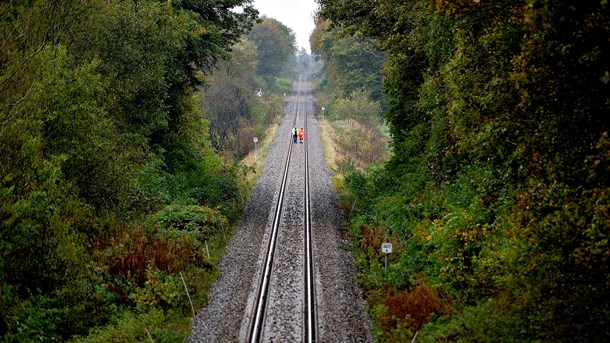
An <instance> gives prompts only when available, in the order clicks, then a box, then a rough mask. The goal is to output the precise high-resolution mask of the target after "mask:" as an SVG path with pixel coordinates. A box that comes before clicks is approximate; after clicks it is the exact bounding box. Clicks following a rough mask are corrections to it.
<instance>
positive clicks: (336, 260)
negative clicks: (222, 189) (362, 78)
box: [189, 75, 373, 343]
mask: <svg viewBox="0 0 610 343" xmlns="http://www.w3.org/2000/svg"><path fill="white" fill-rule="evenodd" d="M311 84H312V77H311V76H305V75H303V76H300V77H298V78H296V79H295V80H294V82H293V89H292V92H291V95H290V96H289V97H288V98H287V99H285V100H286V101H285V104H284V105H285V106H284V114H285V115H284V117H283V118H282V121H281V123H280V129H279V131H278V134H277V136H276V137H275V139H274V140H273V142H272V144H271V146H270V147H269V150H268V155H267V157H266V158H265V165H264V168H263V171H262V173H261V175H260V177H259V178H258V180H257V183H256V187H255V188H254V190H253V192H252V196H251V197H250V199H249V201H248V203H247V205H246V207H245V209H244V213H243V216H242V219H241V220H240V222H239V225H238V226H237V227H236V228H235V233H234V235H233V237H232V239H231V242H230V243H229V245H228V247H227V253H226V255H225V256H224V257H223V260H222V262H221V265H220V272H221V274H220V277H219V279H218V280H217V281H216V282H215V283H214V286H213V287H212V289H211V290H210V294H209V303H208V304H207V305H206V306H205V307H204V308H202V309H201V311H200V312H199V313H198V314H197V315H196V317H195V318H194V320H193V328H192V332H191V334H190V336H189V342H193V343H200V342H240V343H241V342H316V341H317V342H345V343H347V342H350V343H353V342H372V341H373V339H372V337H371V334H370V327H369V323H370V322H369V321H368V319H367V318H366V316H365V310H364V301H363V298H362V295H361V293H360V291H359V290H358V289H357V286H356V284H355V282H354V280H353V275H354V273H355V265H354V263H353V259H352V257H351V256H350V255H349V254H348V253H347V252H346V251H345V250H344V249H341V246H343V245H344V244H346V240H345V238H344V236H343V233H342V232H341V230H340V224H341V219H342V216H341V210H340V207H339V201H338V198H337V194H336V192H335V191H334V189H333V184H332V176H331V174H330V171H329V170H328V168H327V166H326V163H325V161H324V151H323V146H322V143H321V139H320V127H319V125H318V121H317V120H316V118H315V116H314V113H315V112H314V108H315V100H314V97H313V94H312V91H311ZM296 126H298V127H303V128H305V129H306V132H307V136H306V139H305V141H304V143H303V144H300V143H297V144H293V143H292V142H290V141H289V136H290V131H291V128H293V127H296ZM314 251H315V253H314Z"/></svg>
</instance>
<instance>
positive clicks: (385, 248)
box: [381, 243, 392, 254]
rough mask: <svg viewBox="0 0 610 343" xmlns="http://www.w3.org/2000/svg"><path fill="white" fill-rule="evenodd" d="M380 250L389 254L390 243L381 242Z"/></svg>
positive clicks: (390, 249)
mask: <svg viewBox="0 0 610 343" xmlns="http://www.w3.org/2000/svg"><path fill="white" fill-rule="evenodd" d="M381 252H383V253H384V254H389V253H391V252H392V243H381Z"/></svg>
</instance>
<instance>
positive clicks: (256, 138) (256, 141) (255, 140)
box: [252, 137, 258, 160]
mask: <svg viewBox="0 0 610 343" xmlns="http://www.w3.org/2000/svg"><path fill="white" fill-rule="evenodd" d="M252 140H253V141H254V157H256V159H257V160H258V149H257V148H256V143H258V137H254V138H253V139H252Z"/></svg>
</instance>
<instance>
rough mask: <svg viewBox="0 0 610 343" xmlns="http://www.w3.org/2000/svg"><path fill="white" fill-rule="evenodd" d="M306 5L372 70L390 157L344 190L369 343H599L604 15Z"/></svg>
mask: <svg viewBox="0 0 610 343" xmlns="http://www.w3.org/2000/svg"><path fill="white" fill-rule="evenodd" d="M318 3H319V4H320V5H321V12H320V17H321V18H323V19H325V20H327V21H329V23H328V24H324V25H326V26H328V28H326V29H325V30H324V32H333V31H335V30H336V31H338V32H340V33H341V34H340V36H335V37H334V38H332V39H331V42H332V46H333V47H338V46H340V45H341V44H343V42H346V41H349V40H348V39H351V40H362V39H365V38H366V39H371V40H372V41H374V42H375V43H376V44H377V47H378V48H379V49H381V50H382V51H384V52H385V53H386V54H387V60H386V61H385V62H384V66H383V69H382V72H381V74H382V75H383V84H384V86H383V89H384V94H385V95H386V96H387V98H388V106H387V110H386V111H385V120H386V122H387V123H388V125H389V128H390V132H391V148H392V154H391V157H390V160H389V161H388V162H387V163H385V164H383V165H381V166H380V165H376V166H372V167H371V168H370V169H369V170H368V171H367V172H364V173H363V172H357V171H355V172H352V173H350V174H349V175H348V176H347V177H346V180H345V183H346V185H347V187H348V188H349V190H350V196H351V201H350V202H351V203H352V204H353V206H352V207H353V209H354V212H353V213H352V214H351V224H350V234H351V236H352V239H353V241H354V243H355V246H356V248H357V249H356V252H355V253H356V256H357V261H358V264H359V267H360V274H359V278H360V281H361V284H362V285H363V286H364V287H365V289H366V291H367V297H368V301H369V304H370V308H371V309H370V313H371V316H372V317H373V318H374V319H375V321H376V324H377V326H376V332H375V336H376V337H377V338H378V339H379V340H380V341H388V342H391V341H396V342H398V341H404V340H407V339H411V338H412V337H413V336H414V335H415V334H416V332H418V331H419V333H418V336H417V340H418V341H439V340H440V341H605V340H607V339H608V337H610V331H609V330H608V326H607V325H606V324H607V318H608V317H609V316H610V302H609V300H608V299H610V298H609V297H608V295H609V294H610V277H609V275H610V274H609V273H608V270H609V268H610V245H609V244H608V240H609V238H610V221H609V219H610V217H609V216H608V208H609V199H610V187H609V185H610V183H609V181H610V179H609V176H610V169H609V167H608V166H609V165H610V163H609V162H610V150H609V148H610V140H609V138H608V129H609V126H610V121H609V120H608V113H609V112H610V111H609V110H610V74H609V71H610V44H609V43H608V37H609V36H610V7H609V4H608V2H607V1H588V2H581V3H575V2H571V1H561V0H557V1H543V0H494V1H444V0H438V1H428V0H409V1H395V0H382V1H375V2H370V1H353V2H350V3H349V4H348V3H346V2H343V1H335V0H319V1H318ZM321 22H322V21H320V23H321ZM320 23H319V24H318V28H320V27H321V24H320ZM315 33H316V31H314V36H312V47H314V48H315V49H317V50H318V51H323V50H325V49H326V50H327V48H325V47H324V45H321V44H317V45H315V44H313V41H314V40H315V39H316V38H315ZM318 41H319V40H318ZM329 45H330V44H329ZM350 56H352V55H350ZM345 65H346V64H342V65H341V66H345ZM355 68H356V69H354V70H358V69H357V68H359V67H355ZM339 69H340V66H333V70H329V75H328V76H327V77H329V78H331V77H332V78H340V76H335V75H334V73H341V75H342V77H345V78H349V77H350V76H349V75H350V73H348V72H338V71H337V70H339ZM383 241H389V242H393V243H394V246H395V251H394V253H393V254H391V255H390V256H389V264H390V265H389V268H388V273H387V276H386V275H385V274H384V269H383V265H382V261H383V255H382V253H381V252H380V248H379V247H380V245H381V242H383Z"/></svg>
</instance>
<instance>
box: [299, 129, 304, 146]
mask: <svg viewBox="0 0 610 343" xmlns="http://www.w3.org/2000/svg"><path fill="white" fill-rule="evenodd" d="M304 139H305V130H304V129H303V128H301V129H300V130H299V143H303V140H304Z"/></svg>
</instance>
